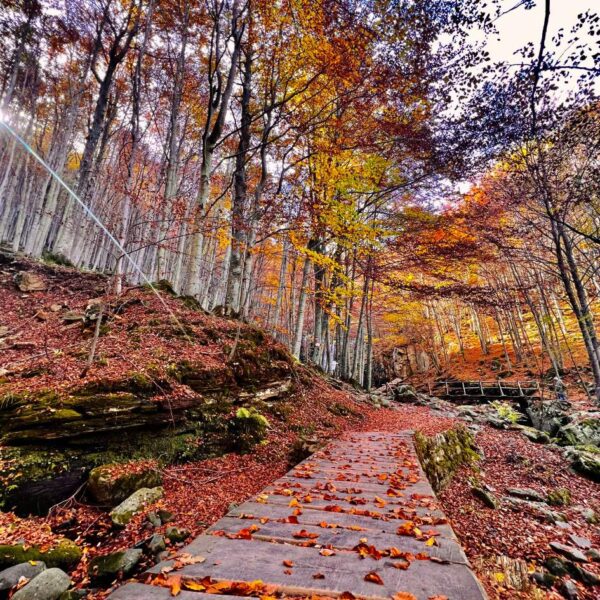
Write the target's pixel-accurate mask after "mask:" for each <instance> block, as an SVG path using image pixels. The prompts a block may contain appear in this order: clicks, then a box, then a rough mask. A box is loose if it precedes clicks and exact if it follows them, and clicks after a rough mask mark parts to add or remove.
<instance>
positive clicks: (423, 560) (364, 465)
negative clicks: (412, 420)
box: [110, 431, 486, 600]
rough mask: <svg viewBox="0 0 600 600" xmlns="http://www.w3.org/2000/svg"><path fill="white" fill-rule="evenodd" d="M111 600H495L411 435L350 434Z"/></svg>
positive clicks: (277, 482) (305, 462) (112, 596)
mask: <svg viewBox="0 0 600 600" xmlns="http://www.w3.org/2000/svg"><path fill="white" fill-rule="evenodd" d="M142 580H143V582H144V583H128V584H126V585H124V586H123V587H121V588H120V589H118V590H117V591H116V592H114V593H113V594H111V596H110V600H168V599H169V598H171V597H172V596H175V595H177V596H178V597H179V598H181V599H182V600H210V595H212V594H220V595H221V597H222V598H223V600H235V599H234V596H246V597H252V598H258V597H268V598H273V600H275V599H280V598H292V597H294V598H310V597H317V596H326V597H328V598H338V599H340V600H341V599H343V600H346V599H352V600H354V599H356V600H367V599H368V600H383V599H385V598H400V597H401V598H406V599H407V600H408V599H410V600H428V599H431V598H448V599H449V600H484V598H485V597H486V596H485V593H484V592H483V590H482V588H481V586H480V584H479V582H478V581H477V579H476V578H475V576H474V575H473V572H472V571H471V568H470V566H469V563H468V561H467V559H466V557H465V555H464V553H463V551H462V549H461V547H460V545H459V543H458V541H457V539H456V537H455V536H454V533H453V531H452V529H451V527H450V525H449V524H448V522H447V520H446V519H445V517H444V515H443V513H442V512H441V511H440V508H439V505H438V503H437V500H436V498H435V496H434V495H433V491H432V489H431V486H430V485H429V482H428V481H427V479H426V477H425V475H424V473H423V470H422V469H421V467H420V465H419V462H418V460H417V457H416V454H415V450H414V447H413V442H412V432H408V431H407V432H402V433H398V434H392V433H383V432H382V433H379V432H372V433H351V434H347V435H346V437H345V439H343V440H340V441H337V442H334V443H332V444H330V445H329V446H328V447H326V448H325V449H324V450H321V451H320V452H318V453H317V454H315V455H313V456H311V457H310V458H309V459H307V460H306V461H304V462H302V463H300V464H299V465H298V466H296V467H295V468H294V469H293V470H292V471H290V472H289V473H288V474H287V475H285V476H284V477H282V478H281V479H279V480H278V481H275V482H274V483H273V484H272V485H270V486H269V487H268V488H266V489H265V490H263V492H262V493H260V494H258V495H257V496H255V497H253V498H251V499H250V500H249V501H248V502H245V503H244V504H241V505H240V506H238V507H237V508H235V509H234V510H232V511H231V512H230V513H229V514H228V515H226V516H225V517H223V518H222V519H221V520H220V521H218V522H217V523H215V524H214V525H213V526H212V527H210V528H209V529H208V530H207V531H206V532H205V533H204V534H203V535H201V536H200V537H198V538H196V539H195V540H194V541H193V542H192V543H191V544H189V545H188V546H187V547H185V548H183V549H182V550H181V552H179V553H177V554H174V555H173V556H172V558H171V560H167V561H165V562H163V563H159V564H158V565H156V566H155V567H153V568H152V569H150V571H148V573H147V574H146V576H144V577H143V578H142Z"/></svg>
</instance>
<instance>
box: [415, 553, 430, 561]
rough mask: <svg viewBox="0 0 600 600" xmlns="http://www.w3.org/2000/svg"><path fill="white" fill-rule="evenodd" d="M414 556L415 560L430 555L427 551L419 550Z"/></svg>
mask: <svg viewBox="0 0 600 600" xmlns="http://www.w3.org/2000/svg"><path fill="white" fill-rule="evenodd" d="M415 558H416V559H417V560H429V558H430V556H429V554H427V552H419V553H418V554H415Z"/></svg>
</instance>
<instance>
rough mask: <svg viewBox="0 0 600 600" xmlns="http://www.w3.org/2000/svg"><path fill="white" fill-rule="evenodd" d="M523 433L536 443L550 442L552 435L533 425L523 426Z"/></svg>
mask: <svg viewBox="0 0 600 600" xmlns="http://www.w3.org/2000/svg"><path fill="white" fill-rule="evenodd" d="M520 429H521V433H522V434H523V435H524V436H525V437H526V438H527V439H528V440H529V441H530V442H534V443H535V444H549V443H550V436H549V435H548V434H547V433H546V432H544V431H540V430H539V429H535V428H533V427H522V428H520Z"/></svg>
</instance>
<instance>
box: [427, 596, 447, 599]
mask: <svg viewBox="0 0 600 600" xmlns="http://www.w3.org/2000/svg"><path fill="white" fill-rule="evenodd" d="M427 600H448V596H439V595H438V596H429V598H428V599H427Z"/></svg>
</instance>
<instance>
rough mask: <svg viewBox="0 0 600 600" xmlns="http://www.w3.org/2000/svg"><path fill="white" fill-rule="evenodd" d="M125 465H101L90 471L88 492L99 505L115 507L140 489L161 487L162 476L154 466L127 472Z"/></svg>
mask: <svg viewBox="0 0 600 600" xmlns="http://www.w3.org/2000/svg"><path fill="white" fill-rule="evenodd" d="M126 469H127V464H121V465H119V464H110V465H102V466H100V467H96V468H95V469H92V471H91V472H90V476H89V479H88V491H89V493H90V494H91V496H92V498H93V499H94V500H95V501H96V502H99V503H100V504H107V505H109V506H115V505H117V504H119V503H120V502H122V501H123V500H125V499H126V498H128V497H129V496H131V494H133V492H136V491H137V490H139V489H140V488H154V487H158V486H160V485H162V474H161V473H160V471H158V470H157V469H156V467H155V466H152V465H148V466H147V468H143V469H142V470H137V471H134V472H127V470H126Z"/></svg>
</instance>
